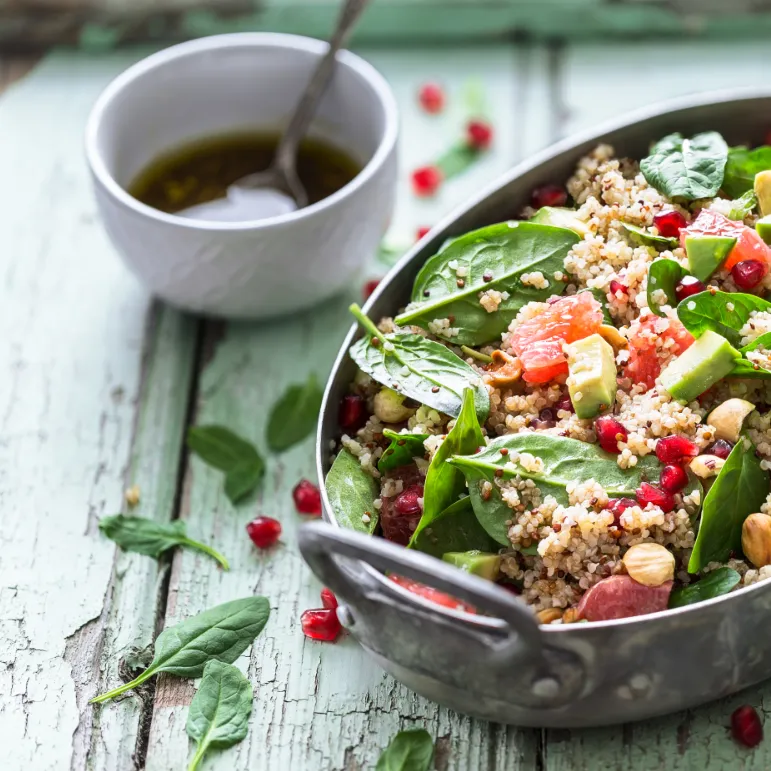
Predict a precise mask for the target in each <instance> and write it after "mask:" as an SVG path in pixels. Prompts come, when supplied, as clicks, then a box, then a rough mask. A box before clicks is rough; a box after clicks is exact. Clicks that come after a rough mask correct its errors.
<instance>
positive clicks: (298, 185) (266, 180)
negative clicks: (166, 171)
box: [177, 0, 369, 222]
mask: <svg viewBox="0 0 771 771" xmlns="http://www.w3.org/2000/svg"><path fill="white" fill-rule="evenodd" d="M368 2H369V0H345V3H344V5H343V9H342V11H341V12H340V17H339V18H338V20H337V26H336V27H335V31H334V33H333V34H332V37H331V38H330V41H329V49H328V50H327V52H326V54H324V56H323V57H322V58H321V61H320V62H319V63H318V66H317V67H316V70H315V72H314V73H313V75H312V76H311V79H310V81H309V82H308V85H307V86H306V88H305V92H304V93H303V95H302V96H301V97H300V101H299V102H298V103H297V107H296V108H295V111H294V115H292V120H291V121H290V122H289V126H288V127H287V129H286V131H285V132H284V134H283V136H282V137H281V141H280V142H279V144H278V148H277V149H276V154H275V156H274V158H273V163H272V164H271V165H270V166H269V167H268V168H267V169H266V170H265V171H258V172H256V173H254V174H248V175H247V176H245V177H242V178H241V179H239V180H237V181H236V182H234V183H233V184H232V185H230V186H229V187H228V189H227V194H226V197H225V198H219V199H216V200H214V201H208V202H207V203H201V204H197V205H195V206H191V207H190V208H188V209H183V210H182V211H180V212H177V214H178V215H180V216H182V217H191V218H194V219H206V220H217V221H221V222H244V221H249V220H255V219H265V218H267V217H274V216H277V215H279V214H286V213H288V212H291V211H295V210H296V209H302V208H304V207H305V206H307V205H308V194H307V192H306V191H305V187H304V186H303V184H302V182H301V181H300V178H299V177H298V175H297V150H298V148H299V146H300V141H301V140H302V138H303V136H304V134H305V132H306V130H307V129H308V126H309V125H310V122H311V120H312V119H313V116H314V115H315V113H316V108H317V107H318V104H319V102H320V101H321V97H322V96H323V95H324V92H325V91H326V89H327V86H328V85H329V82H330V80H331V79H332V75H333V73H334V69H335V60H336V57H337V52H338V51H339V50H340V49H341V48H342V47H343V45H344V44H345V42H346V40H347V39H348V36H349V35H350V33H351V32H352V31H353V28H354V26H355V24H356V22H357V21H358V19H359V16H360V15H361V12H362V11H363V10H364V8H365V6H366V5H367V3H368Z"/></svg>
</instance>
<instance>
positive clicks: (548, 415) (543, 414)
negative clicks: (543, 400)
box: [538, 407, 554, 423]
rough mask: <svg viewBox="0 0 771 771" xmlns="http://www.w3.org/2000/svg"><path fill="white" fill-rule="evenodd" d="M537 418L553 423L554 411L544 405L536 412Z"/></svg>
mask: <svg viewBox="0 0 771 771" xmlns="http://www.w3.org/2000/svg"><path fill="white" fill-rule="evenodd" d="M538 418H539V420H543V421H545V422H547V423H553V422H554V412H553V410H550V409H549V408H548V407H544V408H543V409H542V410H541V411H540V412H539V413H538Z"/></svg>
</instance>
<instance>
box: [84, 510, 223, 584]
mask: <svg viewBox="0 0 771 771" xmlns="http://www.w3.org/2000/svg"><path fill="white" fill-rule="evenodd" d="M99 529H100V530H101V531H102V532H103V533H104V534H105V535H106V536H107V537H108V538H109V539H110V540H111V541H115V543H117V544H118V546H120V548H121V549H123V551H133V552H136V553H137V554H145V555H146V556H148V557H155V558H156V559H157V558H158V557H160V556H161V554H163V552H165V551H167V550H168V549H171V548H173V547H174V546H187V547H189V548H191V549H196V550H197V551H201V552H203V553H204V554H208V555H209V556H210V557H214V559H215V560H217V562H219V563H220V565H222V567H223V569H225V570H229V569H230V566H229V565H228V561H227V559H225V557H223V556H222V555H221V554H220V553H219V552H218V551H215V550H214V549H212V547H211V546H207V545H206V544H204V543H199V542H198V541H194V540H193V539H192V538H188V537H187V534H186V528H185V523H184V522H183V521H182V520H181V519H175V520H174V521H173V522H153V520H151V519H144V518H143V517H125V516H123V514H117V515H116V516H114V517H102V519H100V520H99Z"/></svg>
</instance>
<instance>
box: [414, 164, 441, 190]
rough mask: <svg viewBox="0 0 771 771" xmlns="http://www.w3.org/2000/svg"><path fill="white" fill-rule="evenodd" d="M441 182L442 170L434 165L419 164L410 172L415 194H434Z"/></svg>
mask: <svg viewBox="0 0 771 771" xmlns="http://www.w3.org/2000/svg"><path fill="white" fill-rule="evenodd" d="M441 184H442V171H441V169H439V168H437V167H436V166H421V167H420V168H419V169H415V171H413V172H412V190H413V192H414V193H415V195H419V196H422V197H429V196H432V195H434V193H436V191H437V190H438V189H439V185H441Z"/></svg>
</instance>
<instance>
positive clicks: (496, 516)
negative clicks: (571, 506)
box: [450, 433, 661, 545]
mask: <svg viewBox="0 0 771 771" xmlns="http://www.w3.org/2000/svg"><path fill="white" fill-rule="evenodd" d="M502 449H503V450H506V454H504V455H502V454H501V450H502ZM518 453H530V454H531V455H534V456H535V457H536V458H540V459H541V460H542V461H543V468H542V469H541V470H540V471H535V472H534V471H527V470H526V469H524V468H523V467H522V466H521V465H520V464H519V463H517V462H516V458H517V454H518ZM450 464H452V465H454V466H456V467H457V468H459V469H460V470H461V471H462V472H463V474H464V475H465V477H466V482H468V488H469V496H470V497H471V503H472V505H473V506H474V512H475V513H476V515H477V519H478V520H479V522H480V524H481V525H482V527H484V529H485V530H486V531H487V532H488V533H489V534H490V536H491V537H492V538H494V539H495V540H496V541H497V542H498V543H500V544H504V545H505V544H508V538H507V531H508V527H507V526H506V521H507V520H511V518H512V511H511V509H510V508H509V507H508V506H507V505H506V503H505V502H504V501H503V499H502V497H501V492H500V490H499V488H498V486H497V485H496V484H495V482H496V478H497V477H498V474H496V471H497V472H499V473H500V472H501V471H502V472H503V474H502V476H503V478H504V479H511V478H513V477H515V476H519V477H521V478H522V479H532V480H533V482H535V484H536V486H537V487H538V489H539V490H540V492H541V499H542V500H543V499H544V498H546V496H547V495H553V496H554V497H555V498H556V500H557V502H558V503H561V504H563V505H566V504H567V503H568V493H567V489H566V488H567V485H568V484H570V483H571V482H574V483H575V482H586V481H587V480H589V479H594V480H596V481H597V482H599V483H600V484H601V485H602V486H603V487H604V488H605V490H607V492H608V493H609V494H610V495H612V496H614V497H616V496H619V497H624V496H626V497H634V494H635V490H636V489H637V488H638V487H639V486H640V483H641V482H643V481H649V482H655V481H657V480H658V478H659V473H660V470H661V467H660V465H659V462H658V460H656V458H655V457H654V456H653V455H646V456H645V457H643V458H640V459H639V462H638V464H637V465H636V466H634V467H633V468H629V469H622V468H620V467H619V465H618V463H617V461H616V456H615V455H611V454H610V453H607V452H605V451H604V450H601V449H600V448H599V447H598V446H597V445H594V444H588V443H587V442H581V441H579V440H577V439H568V438H566V437H562V436H554V435H552V434H543V433H528V434H513V435H507V436H501V437H498V438H497V439H493V440H492V441H491V442H490V443H489V444H488V445H487V447H485V448H484V449H483V450H482V451H481V452H479V453H476V454H472V455H465V456H458V455H456V456H455V457H454V458H452V459H451V460H450ZM508 464H512V465H511V466H509V465H508ZM507 466H508V467H507ZM484 482H490V484H491V485H492V490H491V491H490V494H489V495H487V494H486V493H483V492H482V485H483V484H484Z"/></svg>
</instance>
